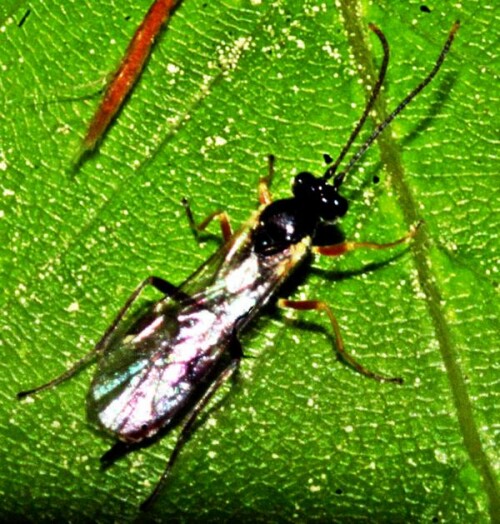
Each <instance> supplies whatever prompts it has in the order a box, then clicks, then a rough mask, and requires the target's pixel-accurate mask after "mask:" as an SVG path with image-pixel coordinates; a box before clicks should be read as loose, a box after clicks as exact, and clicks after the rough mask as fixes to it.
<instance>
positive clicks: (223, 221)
mask: <svg viewBox="0 0 500 524" xmlns="http://www.w3.org/2000/svg"><path fill="white" fill-rule="evenodd" d="M182 205H183V206H184V209H185V210H186V215H187V219H188V222H189V226H190V227H191V229H192V230H193V233H194V234H195V236H196V239H197V240H198V233H200V232H201V231H204V230H205V229H206V228H207V226H208V225H209V224H210V222H212V220H215V219H216V218H218V219H219V223H220V229H221V232H222V238H223V240H224V242H227V241H228V240H229V239H230V238H231V237H232V236H233V230H232V228H231V222H230V221H229V216H228V214H227V213H226V212H225V211H221V210H220V209H218V210H217V211H214V212H213V213H210V215H208V216H207V217H206V218H205V220H203V221H202V222H200V223H199V224H197V223H196V222H195V220H194V217H193V212H192V210H191V206H190V205H189V202H188V200H187V199H186V198H184V199H183V200H182Z"/></svg>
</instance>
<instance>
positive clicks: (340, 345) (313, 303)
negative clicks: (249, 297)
mask: <svg viewBox="0 0 500 524" xmlns="http://www.w3.org/2000/svg"><path fill="white" fill-rule="evenodd" d="M278 305H279V306H280V307H284V308H291V309H297V310H299V311H309V310H311V309H313V310H316V311H323V312H325V313H326V314H327V315H328V318H329V320H330V324H331V326H332V329H333V333H334V335H335V349H336V351H337V353H338V355H339V357H340V358H341V359H342V360H343V361H344V362H346V363H347V364H348V365H349V366H350V367H352V368H353V369H355V370H356V371H357V372H358V373H361V374H362V375H364V376H365V377H368V378H373V379H375V380H378V381H379V382H395V383H397V384H402V383H403V379H402V378H400V377H388V376H386V375H381V374H379V373H374V372H373V371H370V370H369V369H366V368H365V367H364V366H363V365H361V364H360V363H359V362H358V361H357V360H356V359H355V358H354V357H352V356H351V355H350V354H349V353H348V352H347V351H346V350H345V346H344V342H343V340H342V335H341V333H340V327H339V323H338V322H337V319H336V318H335V315H334V314H333V311H332V310H331V309H330V307H329V306H328V304H326V302H323V301H321V300H286V299H280V300H278Z"/></svg>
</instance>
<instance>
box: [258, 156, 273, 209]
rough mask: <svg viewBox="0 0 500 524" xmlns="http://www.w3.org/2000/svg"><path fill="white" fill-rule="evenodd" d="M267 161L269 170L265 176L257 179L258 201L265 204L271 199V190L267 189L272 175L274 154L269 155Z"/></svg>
mask: <svg viewBox="0 0 500 524" xmlns="http://www.w3.org/2000/svg"><path fill="white" fill-rule="evenodd" d="M268 162H269V168H268V169H269V170H268V173H267V176H265V177H262V178H261V179H260V180H259V202H260V203H261V204H263V205H266V206H267V205H268V204H270V203H271V202H272V201H273V199H272V197H271V192H270V191H269V186H270V185H271V182H272V180H273V177H274V155H269V157H268Z"/></svg>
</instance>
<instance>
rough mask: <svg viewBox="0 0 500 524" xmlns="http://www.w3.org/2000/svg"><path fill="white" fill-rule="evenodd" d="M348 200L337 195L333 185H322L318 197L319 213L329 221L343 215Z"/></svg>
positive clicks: (345, 211)
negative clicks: (319, 197) (319, 196)
mask: <svg viewBox="0 0 500 524" xmlns="http://www.w3.org/2000/svg"><path fill="white" fill-rule="evenodd" d="M347 208H348V202H347V200H346V199H345V198H344V197H343V196H342V195H339V193H338V191H337V189H336V188H335V187H333V186H326V185H325V186H323V191H322V193H321V199H320V210H319V215H320V217H321V218H322V219H323V220H326V221H331V220H335V219H336V218H339V217H343V216H344V215H345V214H346V213H347Z"/></svg>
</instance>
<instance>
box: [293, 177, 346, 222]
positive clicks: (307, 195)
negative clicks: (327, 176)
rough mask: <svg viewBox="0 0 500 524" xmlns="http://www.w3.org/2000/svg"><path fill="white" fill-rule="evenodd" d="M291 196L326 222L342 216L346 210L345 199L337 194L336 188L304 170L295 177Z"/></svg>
mask: <svg viewBox="0 0 500 524" xmlns="http://www.w3.org/2000/svg"><path fill="white" fill-rule="evenodd" d="M293 196H294V197H295V198H296V199H297V201H299V202H300V203H301V204H302V205H304V206H305V208H306V209H307V210H308V211H309V212H311V213H314V214H316V216H318V217H319V218H320V219H321V220H325V221H327V222H330V221H332V220H335V219H336V218H339V217H343V216H344V215H345V214H346V212H347V208H348V203H347V200H346V199H345V198H344V197H343V196H342V195H339V192H338V188H337V187H335V186H332V185H330V184H328V182H326V181H325V180H323V179H322V178H316V177H315V176H314V175H313V174H312V173H308V172H306V171H304V172H302V173H299V174H298V175H297V176H296V177H295V180H294V182H293Z"/></svg>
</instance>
